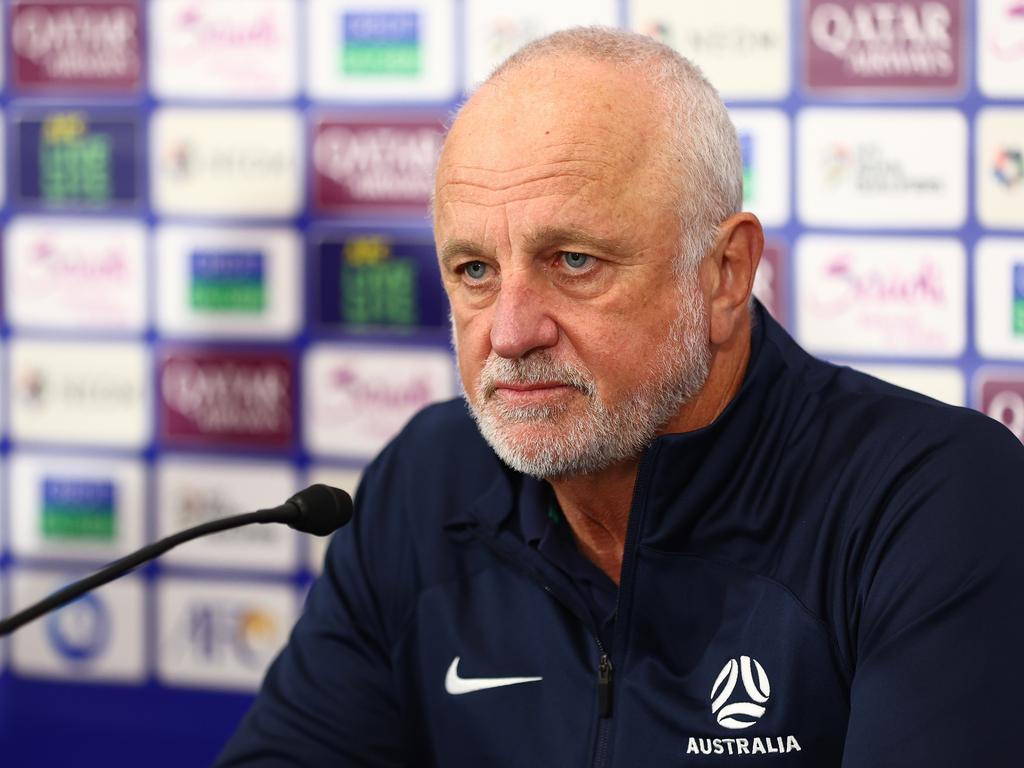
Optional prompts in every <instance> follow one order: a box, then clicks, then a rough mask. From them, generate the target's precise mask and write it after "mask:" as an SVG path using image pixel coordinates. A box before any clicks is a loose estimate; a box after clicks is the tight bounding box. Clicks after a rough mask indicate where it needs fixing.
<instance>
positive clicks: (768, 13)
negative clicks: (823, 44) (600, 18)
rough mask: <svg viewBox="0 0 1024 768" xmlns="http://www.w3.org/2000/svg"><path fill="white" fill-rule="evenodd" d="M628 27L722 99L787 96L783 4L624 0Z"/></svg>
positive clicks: (775, 0) (786, 10)
mask: <svg viewBox="0 0 1024 768" xmlns="http://www.w3.org/2000/svg"><path fill="white" fill-rule="evenodd" d="M628 8H629V10H628V14H629V24H630V28H631V29H633V30H634V31H636V32H641V33H643V34H646V35H650V36H651V37H653V38H655V39H657V40H661V41H662V42H664V43H667V44H668V45H670V46H672V47H673V48H675V49H676V50H677V51H679V52H680V53H682V54H683V55H684V56H686V57H687V58H689V59H691V60H692V61H694V62H695V63H696V64H697V65H699V66H700V68H701V69H702V70H703V72H704V74H705V75H706V76H707V78H708V80H710V81H711V84H712V85H714V86H715V88H717V89H718V92H719V93H720V94H721V95H722V98H724V99H780V98H782V97H784V96H785V95H786V94H788V93H789V90H790V83H791V75H790V37H789V29H790V2H789V0H730V2H727V3H708V2H704V0H674V2H665V0H630V2H629V6H628Z"/></svg>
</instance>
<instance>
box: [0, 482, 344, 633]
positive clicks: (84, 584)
mask: <svg viewBox="0 0 1024 768" xmlns="http://www.w3.org/2000/svg"><path fill="white" fill-rule="evenodd" d="M351 515H352V500H351V499H350V498H349V497H348V494H346V493H344V491H339V490H337V489H335V488H330V487H328V486H324V485H313V486H310V487H309V488H307V489H306V490H304V491H300V492H299V493H297V494H295V496H293V497H292V498H291V499H289V500H288V502H286V503H285V504H282V505H281V506H279V507H274V508H272V509H261V510H258V511H256V512H245V513H243V514H240V515H231V516H230V517H224V518H221V519H219V520H210V521H209V522H206V523H202V524H201V525H196V526H193V527H192V528H186V529H185V530H184V531H179V532H178V533H175V534H172V535H171V536H167V537H166V538H163V539H160V540H159V541H155V542H153V543H152V544H147V545H146V546H145V547H143V548H142V549H139V550H137V551H135V552H132V553H131V554H130V555H126V556H124V557H122V558H121V559H119V560H115V561H114V562H112V563H110V564H108V565H106V566H104V567H103V568H101V569H100V570H98V571H96V573H93V574H92V575H90V576H86V577H85V578H84V579H81V580H80V581H76V582H73V583H72V584H68V585H67V586H66V587H63V588H61V589H59V590H57V591H56V592H54V593H53V594H52V595H50V596H49V597H47V598H44V599H43V600H41V601H39V602H38V603H36V604H35V605H30V606H29V607H28V608H25V609H24V610H22V611H19V612H18V613H15V614H14V615H13V616H8V617H7V618H6V619H4V620H3V621H0V637H4V636H5V635H9V634H10V633H11V632H13V631H14V630H16V629H18V628H19V627H21V626H23V625H25V624H28V623H29V622H30V621H32V620H33V619H37V618H39V617H40V616H42V615H43V614H45V613H48V612H49V611H52V610H54V609H55V608H60V607H61V606H62V605H66V604H67V603H69V602H71V601H72V600H74V599H75V598H76V597H81V596H82V595H84V594H85V593H86V592H88V591H90V590H93V589H95V588H96V587H100V586H103V585H104V584H106V583H108V582H110V581H113V580H114V579H116V578H118V577H119V576H123V575H124V574H126V573H128V572H129V571H132V570H134V569H135V568H138V567H139V566H140V565H142V564H143V563H145V562H146V561H147V560H152V559H153V558H155V557H159V556H160V555H162V554H163V553H164V552H166V551H167V550H169V549H172V548H173V547H176V546H178V545H179V544H183V543H184V542H186V541H191V540H192V539H196V538H199V537H200V536H206V535H207V534H210V533H217V532H218V531H226V530H228V529H230V528H238V527H239V526H242V525H249V524H251V523H287V524H288V525H290V526H291V527H293V528H295V529H296V530H299V531H303V532H305V533H313V534H315V535H317V536H324V535H326V534H328V533H331V532H332V531H334V529H336V528H339V527H340V526H342V525H344V524H345V523H347V522H348V521H349V518H350V517H351Z"/></svg>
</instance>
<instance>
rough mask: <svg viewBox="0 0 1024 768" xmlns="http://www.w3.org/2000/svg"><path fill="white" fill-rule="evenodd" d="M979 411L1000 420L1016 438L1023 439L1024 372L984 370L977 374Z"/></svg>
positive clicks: (977, 404)
mask: <svg viewBox="0 0 1024 768" xmlns="http://www.w3.org/2000/svg"><path fill="white" fill-rule="evenodd" d="M977 395H978V402H977V403H976V404H975V405H976V406H977V408H978V410H979V411H981V412H982V413H984V414H987V415H988V416H991V417H992V418H993V419H995V420H996V421H999V422H1001V423H1002V424H1004V425H1005V426H1006V428H1007V429H1009V430H1010V431H1011V432H1013V434H1015V435H1016V436H1017V439H1018V440H1021V441H1024V374H1022V373H1011V372H1007V371H1001V372H985V371H981V372H979V374H978V385H977Z"/></svg>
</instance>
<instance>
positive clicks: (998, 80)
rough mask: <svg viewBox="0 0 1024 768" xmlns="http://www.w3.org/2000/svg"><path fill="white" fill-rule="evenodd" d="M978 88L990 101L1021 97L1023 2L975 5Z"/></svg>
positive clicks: (984, 1)
mask: <svg viewBox="0 0 1024 768" xmlns="http://www.w3.org/2000/svg"><path fill="white" fill-rule="evenodd" d="M977 5H978V19H977V24H978V40H977V53H978V87H979V88H980V89H981V91H982V93H984V94H985V95H986V96H989V97H991V98H1011V99H1012V98H1019V97H1021V96H1024V78H1022V77H1021V67H1022V66H1024V2H1021V0H982V1H981V2H979V3H978V4H977Z"/></svg>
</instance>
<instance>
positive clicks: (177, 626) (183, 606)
mask: <svg viewBox="0 0 1024 768" xmlns="http://www.w3.org/2000/svg"><path fill="white" fill-rule="evenodd" d="M296 615H297V600H296V595H295V592H294V591H293V590H292V589H291V588H290V587H288V586H285V585H283V584H277V583H262V584H252V583H242V582H230V581H212V580H210V579H203V580H190V579H184V578H165V579H163V580H162V581H161V582H160V583H159V585H158V586H157V626H158V631H159V641H158V642H159V646H158V660H157V675H158V677H159V679H160V681H161V682H162V683H164V684H166V685H172V686H187V687H198V688H223V689H229V690H242V691H255V690H256V689H257V688H258V687H259V684H260V680H261V679H262V678H263V674H264V672H265V671H266V668H267V666H268V665H269V664H270V662H271V661H272V660H273V658H274V656H276V655H277V652H278V651H279V650H280V649H281V647H282V646H283V645H284V643H285V641H286V640H287V638H288V633H289V631H290V630H291V627H292V624H293V623H294V621H295V618H296Z"/></svg>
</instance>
